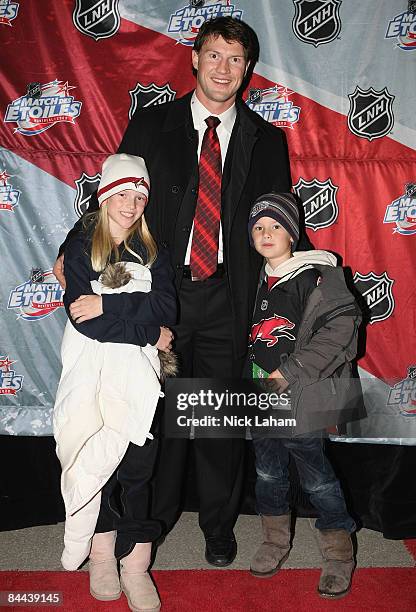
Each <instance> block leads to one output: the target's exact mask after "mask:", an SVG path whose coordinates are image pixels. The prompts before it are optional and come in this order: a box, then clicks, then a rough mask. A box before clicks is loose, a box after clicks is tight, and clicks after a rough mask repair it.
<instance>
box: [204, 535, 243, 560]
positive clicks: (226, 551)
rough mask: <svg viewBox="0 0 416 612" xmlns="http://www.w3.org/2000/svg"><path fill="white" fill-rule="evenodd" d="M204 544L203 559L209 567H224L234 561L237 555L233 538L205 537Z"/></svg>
mask: <svg viewBox="0 0 416 612" xmlns="http://www.w3.org/2000/svg"><path fill="white" fill-rule="evenodd" d="M205 544H206V546H205V559H206V560H207V561H208V563H209V564H210V565H216V566H217V567H225V566H226V565H230V563H232V562H233V561H234V559H235V556H236V554H237V542H236V541H235V537H234V536H207V537H206V538H205Z"/></svg>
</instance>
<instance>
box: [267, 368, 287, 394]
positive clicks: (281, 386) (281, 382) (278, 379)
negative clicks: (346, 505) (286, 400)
mask: <svg viewBox="0 0 416 612" xmlns="http://www.w3.org/2000/svg"><path fill="white" fill-rule="evenodd" d="M269 378H273V379H274V386H275V387H276V388H277V391H280V392H282V391H285V390H286V389H287V388H288V386H289V383H288V382H287V380H286V378H283V374H282V373H281V372H280V370H277V369H276V370H273V372H271V373H270V374H269Z"/></svg>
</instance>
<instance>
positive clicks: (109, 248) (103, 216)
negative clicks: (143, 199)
mask: <svg viewBox="0 0 416 612" xmlns="http://www.w3.org/2000/svg"><path fill="white" fill-rule="evenodd" d="M91 226H93V227H94V229H93V234H92V239H91V265H92V268H93V270H94V271H95V272H102V271H103V270H104V269H105V267H106V266H107V264H109V263H110V259H111V256H112V255H113V257H114V262H115V263H116V262H118V261H119V260H120V256H119V250H118V246H117V245H116V243H115V242H114V240H113V238H112V237H111V233H110V224H109V221H108V210H107V206H105V205H104V206H101V207H100V209H99V210H98V211H97V212H93V213H90V214H88V215H86V217H85V221H84V228H88V227H91ZM135 237H137V238H139V240H140V241H141V242H142V244H143V246H144V248H145V250H146V254H147V261H143V259H142V257H141V256H140V255H139V254H138V253H136V252H135V251H134V250H133V248H132V246H131V245H132V242H133V239H134V238H135ZM122 244H124V248H125V249H126V251H128V252H129V253H130V254H131V255H133V256H134V257H136V258H137V259H138V260H139V261H140V263H143V264H146V265H147V266H148V267H149V268H150V267H151V266H152V264H153V263H154V261H155V260H156V256H157V246H156V242H155V240H154V238H153V236H152V235H151V233H150V230H149V228H148V225H147V223H146V219H145V217H144V215H142V216H141V217H140V218H139V219H137V221H136V222H135V223H134V225H132V227H131V228H130V230H129V233H128V235H127V236H126V238H125V239H124V240H123V243H122Z"/></svg>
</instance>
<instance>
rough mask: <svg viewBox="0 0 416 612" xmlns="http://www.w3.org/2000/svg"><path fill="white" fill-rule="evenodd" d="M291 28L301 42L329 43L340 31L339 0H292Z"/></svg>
mask: <svg viewBox="0 0 416 612" xmlns="http://www.w3.org/2000/svg"><path fill="white" fill-rule="evenodd" d="M294 4H295V16H294V17H293V21H292V28H293V32H294V33H295V36H296V37H297V38H299V40H301V41H302V42H305V43H308V44H310V45H314V47H318V46H319V45H324V44H326V43H330V42H332V41H333V40H335V38H336V37H337V36H338V34H339V33H340V31H341V19H340V16H339V7H340V5H341V0H294Z"/></svg>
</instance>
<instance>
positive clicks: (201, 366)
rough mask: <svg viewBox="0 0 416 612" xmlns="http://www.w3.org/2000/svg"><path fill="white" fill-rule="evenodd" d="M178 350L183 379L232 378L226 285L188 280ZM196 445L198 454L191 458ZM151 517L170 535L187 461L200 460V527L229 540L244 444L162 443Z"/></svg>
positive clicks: (208, 441) (221, 441)
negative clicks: (224, 536) (190, 451)
mask: <svg viewBox="0 0 416 612" xmlns="http://www.w3.org/2000/svg"><path fill="white" fill-rule="evenodd" d="M179 303H180V319H179V324H178V325H177V326H176V328H175V336H176V341H175V347H174V348H175V351H176V352H177V354H178V355H179V358H180V361H181V371H180V375H181V376H182V377H184V378H191V377H194V378H231V377H232V375H233V350H232V332H231V322H232V313H231V304H230V301H229V298H228V294H227V280H226V278H225V277H223V278H218V279H216V278H213V279H208V280H206V281H191V280H189V279H183V281H182V286H181V289H180V291H179ZM190 445H193V453H192V454H191V453H189V450H190ZM159 449H160V450H159V457H158V461H157V464H156V473H155V479H154V494H153V507H152V516H153V518H156V519H158V520H160V521H162V522H163V524H164V527H165V529H166V531H170V529H172V527H173V525H174V524H175V522H176V521H177V519H178V518H179V516H180V512H181V497H182V489H183V483H184V481H185V480H186V476H187V462H188V459H189V456H190V455H191V456H192V457H193V458H194V461H195V466H194V468H195V474H196V480H197V488H198V497H199V525H200V527H201V529H202V531H203V532H204V534H205V535H230V534H231V533H232V530H233V527H234V524H235V521H236V519H237V516H238V511H239V506H240V499H241V492H242V484H243V473H244V449H245V441H244V440H242V439H232V438H229V439H212V438H209V439H207V438H197V439H194V440H188V439H173V438H164V437H163V434H162V437H161V439H160V441H159Z"/></svg>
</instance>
